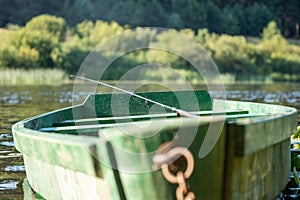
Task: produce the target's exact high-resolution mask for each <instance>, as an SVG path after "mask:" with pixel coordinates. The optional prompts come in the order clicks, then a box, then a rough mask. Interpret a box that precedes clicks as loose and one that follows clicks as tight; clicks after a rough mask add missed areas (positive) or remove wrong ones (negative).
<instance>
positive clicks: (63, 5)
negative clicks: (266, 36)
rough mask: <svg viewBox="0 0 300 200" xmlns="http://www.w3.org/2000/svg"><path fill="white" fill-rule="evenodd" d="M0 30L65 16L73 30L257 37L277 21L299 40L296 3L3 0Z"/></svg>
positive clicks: (270, 0)
mask: <svg viewBox="0 0 300 200" xmlns="http://www.w3.org/2000/svg"><path fill="white" fill-rule="evenodd" d="M0 3H1V7H0V26H2V27H5V26H8V24H18V25H20V26H23V25H25V24H26V23H27V22H28V21H30V20H31V19H32V18H33V17H35V16H37V15H40V14H51V15H55V16H59V17H62V18H64V19H65V20H66V22H67V23H68V24H69V25H71V26H74V25H76V24H78V23H80V22H82V21H84V20H91V21H93V22H95V21H97V20H104V21H116V22H118V23H119V24H121V25H125V24H127V25H130V26H131V27H137V26H150V27H168V28H177V29H181V28H191V29H193V30H194V31H196V30H198V29H201V28H208V29H209V31H210V32H215V33H225V34H230V35H248V36H249V35H250V36H258V35H259V34H260V33H261V31H262V28H263V27H265V26H266V24H267V23H268V22H269V21H276V22H277V23H278V26H279V28H280V29H281V31H282V33H283V34H284V36H289V37H292V36H296V37H298V36H299V31H300V30H299V23H300V17H299V13H300V1H298V0H289V1H284V0H230V1H223V0H211V1H204V0H147V1H145V0H97V1H95V0H59V1H58V0H53V1H46V0H22V1H20V0H9V1H8V0H0Z"/></svg>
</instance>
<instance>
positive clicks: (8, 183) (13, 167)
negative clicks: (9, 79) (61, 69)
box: [0, 83, 300, 200]
mask: <svg viewBox="0 0 300 200" xmlns="http://www.w3.org/2000/svg"><path fill="white" fill-rule="evenodd" d="M196 87H197V86H196ZM199 87H201V86H199ZM225 89H226V96H227V99H234V100H241V101H255V102H264V103H272V104H281V105H288V106H292V107H296V108H297V109H298V111H299V110H300V84H291V83H290V84H258V85H245V84H236V85H227V86H225ZM72 90H73V88H72V86H71V85H65V86H29V87H23V86H22V87H20V86H10V87H3V86H1V87H0V199H5V200H6V199H23V188H22V183H23V180H24V178H25V176H26V174H25V167H24V165H23V160H22V156H21V155H20V154H18V152H17V151H16V149H15V147H14V142H13V138H12V133H11V126H12V125H13V124H14V123H16V122H17V121H20V120H22V119H25V118H28V117H31V116H34V115H37V114H41V113H45V112H48V111H52V110H56V109H59V108H64V107H66V106H70V105H71V104H72ZM299 119H300V118H299V116H298V121H300V120H299Z"/></svg>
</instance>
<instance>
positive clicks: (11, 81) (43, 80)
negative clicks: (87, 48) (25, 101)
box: [0, 69, 70, 85]
mask: <svg viewBox="0 0 300 200" xmlns="http://www.w3.org/2000/svg"><path fill="white" fill-rule="evenodd" d="M67 83H70V80H69V79H68V76H67V75H66V74H65V72H64V71H62V70H58V69H31V70H25V69H0V85H62V84H67Z"/></svg>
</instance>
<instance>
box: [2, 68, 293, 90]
mask: <svg viewBox="0 0 300 200" xmlns="http://www.w3.org/2000/svg"><path fill="white" fill-rule="evenodd" d="M178 73H179V74H180V75H181V76H184V77H185V79H186V82H184V81H183V80H182V78H174V77H172V74H171V75H170V76H169V75H168V74H164V76H161V74H160V73H159V72H153V71H151V72H150V76H146V77H136V78H137V79H138V80H127V81H125V82H128V83H130V82H131V81H133V82H136V81H139V82H140V83H144V84H147V83H148V82H149V80H150V81H154V82H155V81H156V82H161V83H162V84H164V83H173V84H178V85H184V84H186V83H188V84H192V85H197V84H204V85H205V82H204V81H203V80H201V79H197V78H196V77H197V76H196V74H194V73H195V72H188V71H186V70H179V71H178ZM276 76H277V75H276V74H272V75H270V76H267V77H262V76H252V77H244V78H242V79H241V78H240V79H241V80H239V81H236V75H235V74H229V73H227V74H220V76H217V77H216V78H215V79H213V80H210V81H211V83H212V84H227V85H230V84H236V83H238V84H273V83H281V82H282V81H274V80H273V79H272V77H276ZM286 76H288V75H286ZM104 81H105V82H111V83H115V82H116V81H118V80H104ZM284 82H290V81H284ZM69 84H73V80H72V79H71V78H70V76H69V75H68V74H66V73H65V72H64V71H63V70H61V69H31V70H25V69H0V86H32V85H53V86H58V85H69Z"/></svg>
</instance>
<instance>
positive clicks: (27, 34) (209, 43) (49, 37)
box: [0, 15, 300, 85]
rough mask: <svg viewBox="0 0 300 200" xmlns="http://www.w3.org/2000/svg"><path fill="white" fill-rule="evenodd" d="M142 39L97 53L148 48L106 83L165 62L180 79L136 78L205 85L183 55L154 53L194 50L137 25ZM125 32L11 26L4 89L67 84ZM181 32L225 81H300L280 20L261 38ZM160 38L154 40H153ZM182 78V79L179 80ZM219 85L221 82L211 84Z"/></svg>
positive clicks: (46, 21) (298, 49) (108, 27)
mask: <svg viewBox="0 0 300 200" xmlns="http://www.w3.org/2000/svg"><path fill="white" fill-rule="evenodd" d="M135 30H136V32H137V33H139V37H137V38H134V39H133V38H129V39H128V38H127V39H126V40H122V41H120V42H118V45H117V46H116V47H115V48H106V49H105V50H104V51H103V52H97V53H99V55H100V56H101V58H103V60H110V59H111V56H112V55H115V54H116V52H124V51H125V50H126V49H128V47H130V45H135V44H137V43H142V46H148V47H149V48H148V49H146V50H145V49H138V50H136V51H132V52H129V53H127V54H124V55H122V56H121V57H118V58H117V59H116V60H114V61H113V62H112V63H111V64H110V65H109V67H108V68H107V69H106V71H105V73H103V75H102V77H101V80H112V81H113V80H119V79H120V78H121V77H122V76H123V75H124V74H126V73H127V72H129V71H130V70H131V69H133V68H134V67H136V66H140V65H145V64H147V63H159V64H160V65H162V66H172V69H174V70H176V71H177V72H178V74H179V75H175V76H174V74H165V73H161V72H159V70H157V68H155V67H151V66H149V67H147V68H146V70H145V71H143V72H142V73H141V74H138V75H137V76H136V77H133V79H130V80H137V79H143V78H146V79H150V80H151V79H152V80H161V81H169V80H170V81H176V80H177V79H178V76H182V77H184V79H186V80H188V81H189V82H190V83H192V84H199V83H201V74H200V75H199V74H198V73H196V71H195V69H194V68H193V66H192V65H191V64H190V63H189V62H188V61H186V60H184V59H183V58H182V57H180V56H178V55H176V54H172V53H170V52H166V51H162V50H158V49H151V45H152V44H153V43H154V44H155V43H159V44H167V45H169V46H170V47H172V46H176V47H179V48H181V51H182V52H183V51H184V52H195V50H194V49H191V47H190V46H188V45H185V44H182V43H180V41H176V40H175V39H172V37H173V36H172V34H170V32H168V31H161V32H157V30H154V29H150V28H142V27H137V28H136V29H135ZM124 31H132V30H131V29H130V26H129V25H120V24H118V23H117V22H106V21H101V20H97V21H95V22H93V21H86V20H85V21H83V22H81V23H78V24H76V25H72V26H69V25H68V24H67V23H66V21H65V20H64V19H63V18H60V17H56V16H51V15H39V16H37V17H34V18H33V19H31V20H30V21H29V22H27V23H26V25H25V26H23V27H19V26H13V25H10V26H9V27H8V28H6V29H0V39H1V43H0V85H16V84H20V85H26V84H55V85H59V84H66V83H70V82H71V80H69V75H70V74H76V73H77V71H78V69H79V67H80V65H81V63H82V62H83V60H84V59H85V58H86V56H87V55H88V54H89V53H90V52H91V51H92V50H93V49H94V48H95V46H96V45H98V44H100V43H101V42H103V41H106V40H108V39H109V38H111V37H112V36H114V35H116V34H119V33H122V32H124ZM177 31H179V32H180V33H182V34H184V35H186V37H189V38H191V39H193V40H195V41H197V42H198V43H199V44H200V45H201V46H202V47H203V48H204V49H205V51H206V52H207V54H208V55H209V56H210V57H211V58H212V60H213V61H214V62H215V64H216V65H217V66H218V69H219V71H220V73H221V76H222V79H223V82H224V83H228V84H231V83H235V82H245V83H253V82H260V83H266V82H268V83H271V82H299V81H300V73H299V72H300V45H299V42H298V41H297V40H287V39H285V38H284V37H283V36H282V34H281V32H280V29H279V28H278V26H277V24H276V22H274V21H271V22H269V23H268V24H267V26H266V27H265V28H263V30H262V31H261V37H256V38H253V37H246V36H242V35H235V36H233V35H227V34H216V33H211V32H209V30H208V29H206V28H203V29H199V30H197V31H194V30H192V29H179V30H177ZM153 38H154V39H153ZM94 64H95V65H99V63H98V62H97V63H94ZM178 80H179V79H178ZM211 81H212V82H216V83H217V82H218V80H211Z"/></svg>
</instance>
